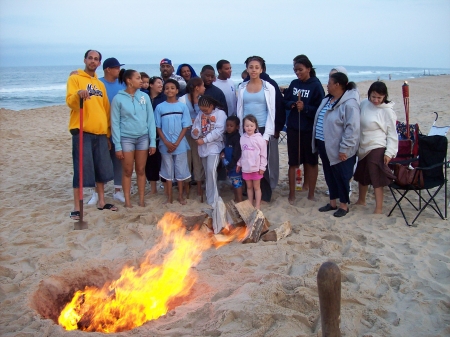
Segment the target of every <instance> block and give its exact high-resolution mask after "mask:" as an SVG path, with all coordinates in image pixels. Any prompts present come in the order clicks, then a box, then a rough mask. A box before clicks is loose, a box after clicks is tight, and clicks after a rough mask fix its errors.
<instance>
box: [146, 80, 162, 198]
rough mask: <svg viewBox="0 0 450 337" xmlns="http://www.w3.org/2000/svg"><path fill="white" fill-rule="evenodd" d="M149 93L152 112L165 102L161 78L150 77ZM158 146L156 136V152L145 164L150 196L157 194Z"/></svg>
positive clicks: (159, 160)
mask: <svg viewBox="0 0 450 337" xmlns="http://www.w3.org/2000/svg"><path fill="white" fill-rule="evenodd" d="M149 93H150V100H151V102H152V107H153V111H155V109H156V106H157V105H158V104H159V103H162V102H164V101H165V100H166V95H164V93H163V81H162V78H161V77H158V76H153V77H150V80H149ZM158 145H159V137H158V136H157V137H156V152H155V154H154V155H152V156H148V157H147V163H146V164H145V176H146V177H147V180H148V181H149V182H150V189H151V190H150V194H156V193H157V192H158V190H157V188H156V182H157V181H158V180H159V179H160V177H159V170H160V168H161V153H160V152H159V149H158Z"/></svg>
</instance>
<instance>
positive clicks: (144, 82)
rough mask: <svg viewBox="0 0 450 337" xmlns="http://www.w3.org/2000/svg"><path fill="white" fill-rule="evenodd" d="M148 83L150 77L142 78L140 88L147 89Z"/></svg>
mask: <svg viewBox="0 0 450 337" xmlns="http://www.w3.org/2000/svg"><path fill="white" fill-rule="evenodd" d="M149 85H150V79H149V78H147V77H145V78H143V79H142V86H141V88H142V89H148V86H149Z"/></svg>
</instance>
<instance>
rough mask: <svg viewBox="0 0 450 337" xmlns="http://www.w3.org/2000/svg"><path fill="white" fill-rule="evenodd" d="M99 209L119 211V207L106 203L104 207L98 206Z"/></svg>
mask: <svg viewBox="0 0 450 337" xmlns="http://www.w3.org/2000/svg"><path fill="white" fill-rule="evenodd" d="M97 209H98V210H100V211H103V210H104V209H109V210H110V211H113V212H117V207H116V206H114V205H113V204H105V206H103V208H101V207H97Z"/></svg>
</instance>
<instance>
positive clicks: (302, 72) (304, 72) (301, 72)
mask: <svg viewBox="0 0 450 337" xmlns="http://www.w3.org/2000/svg"><path fill="white" fill-rule="evenodd" d="M294 72H295V75H297V78H298V79H299V80H300V81H302V82H306V81H307V80H309V78H310V77H311V76H310V72H311V68H307V67H305V66H304V65H303V64H301V63H297V64H296V65H295V66H294Z"/></svg>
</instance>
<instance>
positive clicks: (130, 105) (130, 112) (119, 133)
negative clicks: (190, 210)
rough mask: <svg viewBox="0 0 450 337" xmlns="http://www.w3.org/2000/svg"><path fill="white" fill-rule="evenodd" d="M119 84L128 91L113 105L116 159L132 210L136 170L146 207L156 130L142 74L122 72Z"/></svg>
mask: <svg viewBox="0 0 450 337" xmlns="http://www.w3.org/2000/svg"><path fill="white" fill-rule="evenodd" d="M119 82H120V83H124V84H125V85H126V86H127V88H126V89H125V90H120V91H119V92H118V93H117V95H116V96H115V97H114V99H113V101H112V109H111V111H112V113H111V127H112V138H113V142H114V144H115V146H116V157H117V158H118V159H120V160H121V161H122V168H123V173H122V185H123V191H124V196H125V207H133V206H132V205H131V202H130V191H131V175H132V173H133V166H134V165H135V166H136V175H137V184H138V192H139V206H141V207H144V206H145V203H144V189H145V163H146V161H147V154H149V155H153V154H154V153H155V151H156V126H155V119H154V116H153V108H152V106H151V103H150V99H149V97H148V95H147V94H145V93H143V92H141V91H140V90H139V89H140V87H141V85H142V80H141V74H139V73H138V72H137V71H136V70H132V69H128V70H125V69H122V70H121V71H120V73H119Z"/></svg>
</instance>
